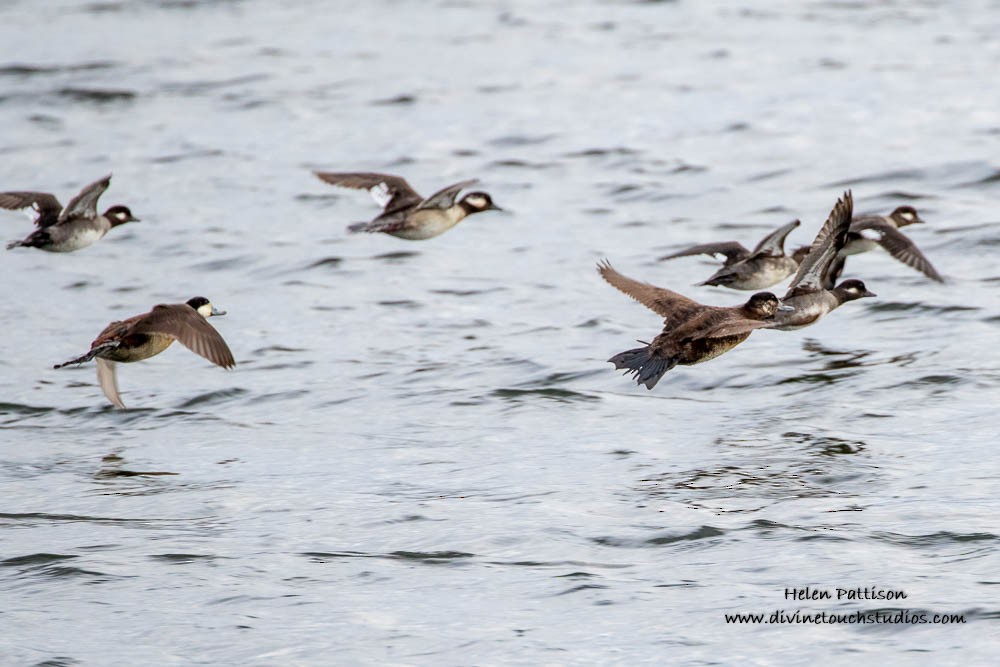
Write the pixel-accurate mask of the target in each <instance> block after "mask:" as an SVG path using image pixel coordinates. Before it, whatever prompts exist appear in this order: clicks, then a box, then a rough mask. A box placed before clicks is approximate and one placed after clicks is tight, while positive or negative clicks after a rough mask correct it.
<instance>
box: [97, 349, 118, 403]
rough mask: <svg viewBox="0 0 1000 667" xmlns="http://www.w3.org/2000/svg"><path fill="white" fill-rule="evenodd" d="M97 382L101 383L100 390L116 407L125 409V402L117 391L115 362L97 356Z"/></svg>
mask: <svg viewBox="0 0 1000 667" xmlns="http://www.w3.org/2000/svg"><path fill="white" fill-rule="evenodd" d="M96 361H97V382H98V384H100V385H101V391H103V392H104V395H105V396H107V397H108V400H109V401H111V402H112V403H113V404H114V406H115V407H116V408H120V409H122V410H124V409H125V403H123V402H122V397H121V395H119V393H118V376H117V373H116V372H115V362H113V361H111V360H110V359H103V358H101V357H97V359H96Z"/></svg>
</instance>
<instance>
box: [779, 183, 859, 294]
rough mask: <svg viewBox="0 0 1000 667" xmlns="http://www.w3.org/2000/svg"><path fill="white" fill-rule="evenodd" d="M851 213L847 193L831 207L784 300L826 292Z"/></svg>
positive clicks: (842, 244)
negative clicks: (829, 275) (832, 266)
mask: <svg viewBox="0 0 1000 667" xmlns="http://www.w3.org/2000/svg"><path fill="white" fill-rule="evenodd" d="M853 210H854V198H853V197H852V196H851V191H850V190H848V191H847V192H845V193H844V196H843V197H841V198H840V199H838V200H837V203H836V204H834V206H833V210H831V211H830V215H829V217H827V219H826V222H825V223H824V224H823V226H822V227H821V228H820V230H819V233H818V234H816V238H815V239H813V242H812V246H811V248H810V250H809V254H808V255H806V256H805V259H803V260H802V262H801V263H800V264H799V270H798V271H797V272H796V273H795V277H794V278H793V279H792V282H791V285H790V286H789V288H788V292H786V293H785V297H784V298H786V299H787V298H789V297H793V296H797V295H799V294H809V293H811V292H818V291H820V290H823V289H826V283H827V277H828V274H829V269H830V265H831V264H832V263H833V260H834V259H835V258H836V257H837V253H838V252H840V249H841V248H843V247H844V243H845V242H846V241H847V231H848V229H850V227H851V213H852V211H853Z"/></svg>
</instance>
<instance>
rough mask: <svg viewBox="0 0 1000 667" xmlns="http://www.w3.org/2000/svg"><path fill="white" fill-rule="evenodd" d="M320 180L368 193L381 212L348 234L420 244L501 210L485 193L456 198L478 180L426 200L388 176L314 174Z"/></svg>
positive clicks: (318, 172) (438, 193) (471, 193)
mask: <svg viewBox="0 0 1000 667" xmlns="http://www.w3.org/2000/svg"><path fill="white" fill-rule="evenodd" d="M315 174H316V176H318V177H319V178H320V179H321V180H323V181H326V182H327V183H330V184H331V185H338V186H340V187H344V188H355V189H362V190H368V191H369V192H370V193H371V195H372V198H373V199H375V202H376V203H377V204H378V205H379V206H381V207H382V213H381V215H379V216H378V217H377V218H375V219H374V220H372V221H371V222H359V223H355V224H353V225H349V226H348V227H347V229H348V231H350V232H383V233H385V234H391V235H392V236H396V237H398V238H401V239H407V240H410V241H419V240H423V239H429V238H433V237H435V236H437V235H438V234H442V233H444V232H446V231H448V230H449V229H451V228H452V227H454V226H455V225H457V224H458V223H459V222H461V221H462V220H463V219H465V218H466V216H469V215H472V214H473V213H481V212H483V211H502V210H503V209H501V208H500V207H499V206H497V205H495V204H494V203H493V200H492V199H491V198H490V196H489V195H488V194H486V193H485V192H469V193H468V194H466V195H465V196H464V197H462V199H460V200H459V201H458V202H456V201H455V198H456V197H457V196H458V193H459V192H460V191H461V190H463V189H464V188H467V187H469V186H470V185H473V184H474V183H478V182H479V181H478V180H477V179H472V180H468V181H461V182H460V183H455V184H454V185H449V186H448V187H446V188H444V189H442V190H439V191H437V192H435V193H434V194H432V195H431V196H430V197H427V198H426V199H425V198H424V197H421V196H420V195H419V194H417V192H416V191H415V190H414V189H413V188H412V187H410V184H409V183H407V182H406V181H405V180H404V179H403V178H401V177H399V176H392V175H390V174H375V173H336V172H329V171H317V172H315Z"/></svg>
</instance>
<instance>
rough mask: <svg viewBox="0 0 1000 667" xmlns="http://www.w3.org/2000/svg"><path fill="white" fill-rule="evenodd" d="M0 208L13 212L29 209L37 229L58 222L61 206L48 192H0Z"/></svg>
mask: <svg viewBox="0 0 1000 667" xmlns="http://www.w3.org/2000/svg"><path fill="white" fill-rule="evenodd" d="M0 208H5V209H7V210H9V211H14V210H17V209H22V208H31V209H32V210H33V211H34V212H35V214H34V222H35V225H37V226H38V227H50V226H51V225H54V224H56V223H57V222H58V221H59V213H60V211H62V204H60V203H59V200H58V199H56V197H55V195H51V194H49V193H48V192H0Z"/></svg>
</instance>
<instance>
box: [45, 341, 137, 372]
mask: <svg viewBox="0 0 1000 667" xmlns="http://www.w3.org/2000/svg"><path fill="white" fill-rule="evenodd" d="M120 344H121V343H119V342H118V341H111V342H108V343H103V344H101V345H98V346H97V347H92V348H91V349H90V352H88V353H87V354H83V355H80V356H79V357H77V358H76V359H70V360H69V361H64V362H63V363H61V364H56V365H55V366H53V367H52V368H63V367H64V366H70V365H72V364H85V363H87V362H88V361H90V360H91V359H93V358H94V357H96V356H97V355H98V354H100V353H101V352H103V351H104V350H109V349H111V348H113V347H118V346H119V345H120Z"/></svg>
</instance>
